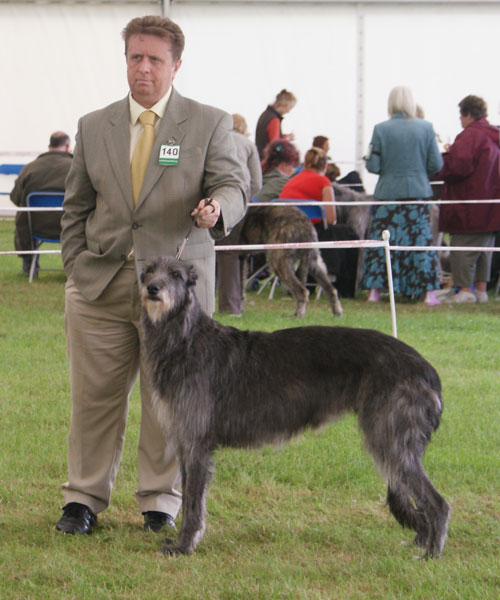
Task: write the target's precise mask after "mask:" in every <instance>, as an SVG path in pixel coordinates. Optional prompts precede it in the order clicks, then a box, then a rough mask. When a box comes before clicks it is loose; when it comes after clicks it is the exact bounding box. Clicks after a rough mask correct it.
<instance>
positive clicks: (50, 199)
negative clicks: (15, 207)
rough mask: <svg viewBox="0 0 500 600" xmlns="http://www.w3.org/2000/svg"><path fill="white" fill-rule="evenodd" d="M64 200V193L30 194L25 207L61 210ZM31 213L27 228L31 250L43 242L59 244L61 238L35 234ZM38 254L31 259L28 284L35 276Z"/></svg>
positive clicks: (30, 212) (29, 212) (36, 248)
mask: <svg viewBox="0 0 500 600" xmlns="http://www.w3.org/2000/svg"><path fill="white" fill-rule="evenodd" d="M63 200H64V192H49V191H47V192H31V193H30V194H28V195H27V196H26V206H28V207H29V208H61V207H62V203H63ZM33 225H34V223H33V215H32V211H28V227H29V232H30V237H31V249H32V250H38V249H39V248H40V246H41V245H42V244H43V243H44V242H48V243H49V244H60V243H61V238H60V237H59V238H47V237H42V236H40V235H38V234H37V233H36V228H35V227H34V226H33ZM39 256H40V255H39V254H33V255H32V258H31V266H30V273H29V282H30V283H32V281H33V277H34V274H35V267H36V264H37V260H38V257H39ZM39 270H40V271H62V270H63V269H42V268H41V267H39Z"/></svg>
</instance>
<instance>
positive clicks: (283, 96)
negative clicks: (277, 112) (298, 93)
mask: <svg viewBox="0 0 500 600" xmlns="http://www.w3.org/2000/svg"><path fill="white" fill-rule="evenodd" d="M296 104H297V98H296V97H295V96H294V95H293V94H292V92H289V91H288V90H286V89H283V90H281V92H280V93H279V94H277V95H276V100H275V101H274V104H273V106H274V107H275V108H276V107H280V106H285V107H286V108H293V107H294V106H295V105H296Z"/></svg>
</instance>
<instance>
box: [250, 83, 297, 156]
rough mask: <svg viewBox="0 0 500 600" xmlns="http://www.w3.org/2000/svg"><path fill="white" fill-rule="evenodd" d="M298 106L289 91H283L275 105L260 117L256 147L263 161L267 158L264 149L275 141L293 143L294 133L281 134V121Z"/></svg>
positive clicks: (256, 131) (256, 133)
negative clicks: (281, 140) (280, 140)
mask: <svg viewBox="0 0 500 600" xmlns="http://www.w3.org/2000/svg"><path fill="white" fill-rule="evenodd" d="M296 104H297V98H296V97H295V96H294V95H293V94H292V92H289V91H288V90H281V92H280V93H279V94H278V95H277V96H276V100H275V101H274V103H273V104H270V105H269V106H268V107H267V108H266V110H265V111H264V112H263V113H262V114H261V115H260V117H259V120H258V122H257V128H256V130H255V145H256V146H257V150H258V151H259V156H260V158H261V160H263V159H264V158H265V156H264V148H265V147H266V146H267V145H268V144H269V143H270V142H273V141H274V140H277V139H280V138H283V139H285V140H287V141H289V142H291V141H293V139H294V137H295V136H294V135H293V133H288V134H283V133H282V132H281V121H282V120H283V116H284V115H286V114H287V113H289V112H290V111H291V110H292V108H293V107H294V106H295V105H296Z"/></svg>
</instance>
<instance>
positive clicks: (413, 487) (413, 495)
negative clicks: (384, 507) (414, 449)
mask: <svg viewBox="0 0 500 600" xmlns="http://www.w3.org/2000/svg"><path fill="white" fill-rule="evenodd" d="M389 487H390V490H391V491H390V496H391V497H390V498H389V497H388V500H389V507H390V509H391V512H392V514H393V515H394V516H395V517H396V519H397V520H398V521H399V522H400V523H401V524H402V525H403V526H404V525H407V526H409V527H412V528H413V529H415V530H416V532H417V535H416V537H415V540H414V541H415V543H416V544H417V545H418V546H420V547H422V548H424V549H425V555H424V558H429V557H435V556H439V555H440V554H441V552H442V551H443V547H444V543H445V540H446V533H447V530H448V521H449V518H450V506H449V504H448V503H447V502H446V500H445V499H444V498H443V497H442V496H441V495H440V494H439V493H438V492H437V490H436V489H435V488H434V486H433V485H432V483H431V482H430V481H429V478H428V477H427V475H426V473H425V471H424V468H423V466H422V465H421V464H420V461H418V464H416V465H415V466H414V467H413V468H410V469H407V470H406V472H405V473H404V474H403V477H402V478H401V480H400V483H399V485H398V484H397V485H394V482H390V483H389ZM394 489H396V491H394Z"/></svg>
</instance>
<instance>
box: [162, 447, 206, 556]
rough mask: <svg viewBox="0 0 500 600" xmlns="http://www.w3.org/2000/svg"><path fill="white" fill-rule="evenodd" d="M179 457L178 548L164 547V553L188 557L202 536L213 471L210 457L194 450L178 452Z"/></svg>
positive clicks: (197, 448) (197, 449)
mask: <svg viewBox="0 0 500 600" xmlns="http://www.w3.org/2000/svg"><path fill="white" fill-rule="evenodd" d="M195 447H196V444H195ZM180 457H181V458H180V460H181V465H182V466H181V474H182V525H181V531H180V533H179V541H178V543H177V545H176V546H170V545H166V546H164V547H163V548H162V552H163V553H164V554H191V553H192V552H193V551H194V550H195V548H196V546H198V544H199V543H200V541H201V539H202V538H203V534H204V533H205V514H206V495H207V489H208V484H209V482H210V477H211V475H212V472H213V461H212V454H211V453H210V452H200V450H199V447H196V451H195V450H194V449H191V451H189V450H188V451H186V452H181V453H180Z"/></svg>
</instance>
